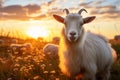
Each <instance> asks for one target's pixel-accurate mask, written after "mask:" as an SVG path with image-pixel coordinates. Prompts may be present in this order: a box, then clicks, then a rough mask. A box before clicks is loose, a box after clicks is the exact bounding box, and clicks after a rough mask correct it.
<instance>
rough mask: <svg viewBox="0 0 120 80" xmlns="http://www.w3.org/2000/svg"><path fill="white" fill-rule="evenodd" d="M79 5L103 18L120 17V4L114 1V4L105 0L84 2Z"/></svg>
mask: <svg viewBox="0 0 120 80" xmlns="http://www.w3.org/2000/svg"><path fill="white" fill-rule="evenodd" d="M79 6H80V7H83V8H85V9H87V10H88V11H89V13H90V14H92V15H96V16H99V17H101V18H109V19H115V18H119V15H120V9H119V6H116V5H114V3H113V4H112V5H111V4H109V3H108V4H105V0H99V1H94V2H93V1H90V2H84V3H80V4H79Z"/></svg>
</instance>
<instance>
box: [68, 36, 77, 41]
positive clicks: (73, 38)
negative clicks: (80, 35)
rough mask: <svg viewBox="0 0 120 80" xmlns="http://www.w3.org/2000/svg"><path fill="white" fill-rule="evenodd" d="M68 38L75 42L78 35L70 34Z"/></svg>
mask: <svg viewBox="0 0 120 80" xmlns="http://www.w3.org/2000/svg"><path fill="white" fill-rule="evenodd" d="M68 40H69V41H70V42H75V41H76V40H77V37H75V36H70V37H69V38H68Z"/></svg>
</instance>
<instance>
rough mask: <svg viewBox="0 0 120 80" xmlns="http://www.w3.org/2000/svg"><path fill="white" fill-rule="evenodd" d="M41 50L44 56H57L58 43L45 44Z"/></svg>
mask: <svg viewBox="0 0 120 80" xmlns="http://www.w3.org/2000/svg"><path fill="white" fill-rule="evenodd" d="M43 52H44V54H45V55H46V56H49V57H50V58H53V57H54V58H56V57H57V56H58V45H55V44H46V45H45V46H44V48H43Z"/></svg>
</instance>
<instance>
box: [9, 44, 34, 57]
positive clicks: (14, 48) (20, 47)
mask: <svg viewBox="0 0 120 80" xmlns="http://www.w3.org/2000/svg"><path fill="white" fill-rule="evenodd" d="M10 49H11V52H12V54H18V55H21V54H22V53H23V52H31V51H32V50H33V47H32V44H31V43H24V44H11V45H10Z"/></svg>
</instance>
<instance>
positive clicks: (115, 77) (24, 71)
mask: <svg viewBox="0 0 120 80" xmlns="http://www.w3.org/2000/svg"><path fill="white" fill-rule="evenodd" d="M8 39H11V38H9V37H8V36H7V37H4V40H5V41H7V40H8ZM18 42H19V43H25V42H30V43H32V45H33V47H34V49H33V51H31V52H27V51H24V52H23V54H22V55H15V54H12V53H11V50H10V47H9V45H10V44H6V43H5V44H4V45H0V80H70V79H69V78H68V77H66V76H65V75H63V74H62V73H61V71H60V69H59V67H58V64H59V60H58V57H57V58H50V57H48V56H45V55H44V54H43V51H42V48H43V47H44V45H45V44H47V43H50V42H44V41H41V40H39V39H38V40H34V39H28V40H22V39H19V41H18ZM111 43H112V46H113V48H114V49H115V50H116V51H117V54H118V60H117V62H116V63H115V64H114V65H113V67H112V69H111V73H112V75H111V80H120V44H118V43H117V44H116V42H114V41H112V42H111Z"/></svg>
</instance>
